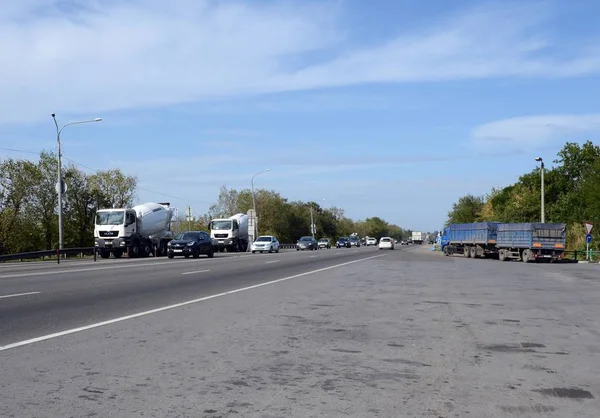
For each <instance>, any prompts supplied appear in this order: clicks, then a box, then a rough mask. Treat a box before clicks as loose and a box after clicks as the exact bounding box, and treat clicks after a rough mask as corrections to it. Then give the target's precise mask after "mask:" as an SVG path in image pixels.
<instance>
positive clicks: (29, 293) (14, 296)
mask: <svg viewBox="0 0 600 418" xmlns="http://www.w3.org/2000/svg"><path fill="white" fill-rule="evenodd" d="M40 293H42V292H27V293H15V294H14V295H4V296H0V299H5V298H16V297H17V296H27V295H38V294H40Z"/></svg>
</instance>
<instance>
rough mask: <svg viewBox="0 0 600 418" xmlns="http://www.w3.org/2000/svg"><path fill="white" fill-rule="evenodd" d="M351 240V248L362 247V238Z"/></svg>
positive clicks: (352, 238)
mask: <svg viewBox="0 0 600 418" xmlns="http://www.w3.org/2000/svg"><path fill="white" fill-rule="evenodd" d="M349 240H350V246H352V247H360V238H359V237H357V236H351V237H350V238H349Z"/></svg>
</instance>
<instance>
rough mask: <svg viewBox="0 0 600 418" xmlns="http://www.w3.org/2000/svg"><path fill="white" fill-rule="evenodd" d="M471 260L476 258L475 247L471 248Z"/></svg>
mask: <svg viewBox="0 0 600 418" xmlns="http://www.w3.org/2000/svg"><path fill="white" fill-rule="evenodd" d="M470 255H471V258H477V247H475V246H473V247H471V254H470Z"/></svg>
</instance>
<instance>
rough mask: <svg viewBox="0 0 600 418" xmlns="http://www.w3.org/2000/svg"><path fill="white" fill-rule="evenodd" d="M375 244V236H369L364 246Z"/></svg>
mask: <svg viewBox="0 0 600 418" xmlns="http://www.w3.org/2000/svg"><path fill="white" fill-rule="evenodd" d="M371 245H377V238H373V237H369V238H367V241H366V246H367V247H369V246H371Z"/></svg>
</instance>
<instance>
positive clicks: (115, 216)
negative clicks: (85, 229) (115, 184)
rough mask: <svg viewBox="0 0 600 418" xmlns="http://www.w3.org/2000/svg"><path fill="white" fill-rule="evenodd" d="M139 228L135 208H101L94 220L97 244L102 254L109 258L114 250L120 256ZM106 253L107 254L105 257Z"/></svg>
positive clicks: (116, 256) (115, 254)
mask: <svg viewBox="0 0 600 418" xmlns="http://www.w3.org/2000/svg"><path fill="white" fill-rule="evenodd" d="M137 230H138V222H137V216H136V213H135V211H134V210H133V209H122V208H121V209H101V210H99V211H97V212H96V220H95V222H94V240H95V246H96V247H98V248H99V249H100V256H101V257H103V258H108V255H110V253H111V252H112V253H113V255H114V256H115V258H120V257H121V256H122V255H123V253H124V252H125V250H126V249H127V248H128V246H129V241H130V237H131V236H132V235H134V234H135V233H136V232H137ZM104 254H107V256H106V257H104Z"/></svg>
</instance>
